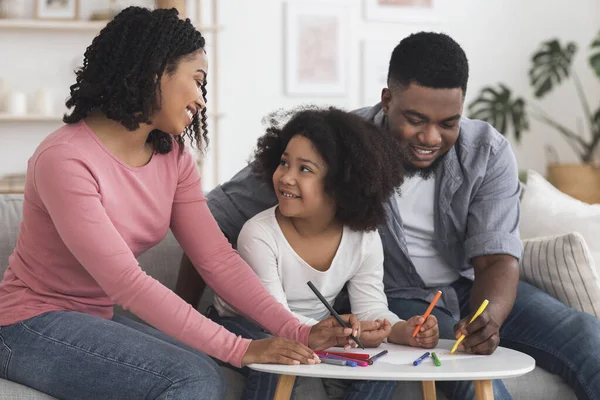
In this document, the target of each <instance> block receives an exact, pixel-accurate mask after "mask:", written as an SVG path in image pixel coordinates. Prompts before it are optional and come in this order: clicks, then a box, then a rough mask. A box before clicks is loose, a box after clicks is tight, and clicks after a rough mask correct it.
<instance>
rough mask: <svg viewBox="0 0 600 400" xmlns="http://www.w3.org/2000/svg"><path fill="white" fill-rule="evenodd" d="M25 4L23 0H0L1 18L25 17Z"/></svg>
mask: <svg viewBox="0 0 600 400" xmlns="http://www.w3.org/2000/svg"><path fill="white" fill-rule="evenodd" d="M25 6H26V3H25V2H24V1H22V0H0V18H10V19H20V18H25V12H26V9H25Z"/></svg>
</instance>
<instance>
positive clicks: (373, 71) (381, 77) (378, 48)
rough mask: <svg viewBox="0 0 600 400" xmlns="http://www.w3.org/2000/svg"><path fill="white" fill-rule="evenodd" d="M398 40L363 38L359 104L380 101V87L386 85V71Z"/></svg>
mask: <svg viewBox="0 0 600 400" xmlns="http://www.w3.org/2000/svg"><path fill="white" fill-rule="evenodd" d="M398 43H399V42H398V41H390V40H363V41H362V43H361V58H362V61H361V75H362V80H361V81H362V85H361V88H360V95H361V96H360V98H361V104H363V105H364V106H365V107H368V106H373V105H375V104H377V103H378V102H380V101H381V89H383V88H384V87H387V72H388V67H389V63H390V57H391V56H392V51H393V50H394V48H395V47H396V45H398Z"/></svg>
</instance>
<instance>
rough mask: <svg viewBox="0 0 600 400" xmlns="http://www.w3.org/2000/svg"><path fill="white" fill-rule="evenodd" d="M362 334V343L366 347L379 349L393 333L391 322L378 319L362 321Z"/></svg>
mask: <svg viewBox="0 0 600 400" xmlns="http://www.w3.org/2000/svg"><path fill="white" fill-rule="evenodd" d="M360 327H361V330H362V333H361V335H360V341H361V342H362V344H363V345H364V346H365V347H379V345H380V344H381V343H382V342H383V340H384V339H385V338H387V337H388V336H389V334H390V333H391V332H392V325H391V324H390V321H388V320H387V319H384V320H383V321H381V320H379V319H377V320H375V321H360Z"/></svg>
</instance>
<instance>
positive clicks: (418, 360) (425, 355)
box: [413, 352, 429, 367]
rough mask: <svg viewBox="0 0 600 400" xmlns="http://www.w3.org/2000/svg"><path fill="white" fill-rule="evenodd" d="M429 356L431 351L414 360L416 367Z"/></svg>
mask: <svg viewBox="0 0 600 400" xmlns="http://www.w3.org/2000/svg"><path fill="white" fill-rule="evenodd" d="M427 357H429V352H426V353H425V354H423V355H422V356H421V357H419V358H417V359H416V360H415V361H413V365H414V366H415V367H416V366H417V365H419V364H421V362H422V361H423V360H424V359H426V358H427Z"/></svg>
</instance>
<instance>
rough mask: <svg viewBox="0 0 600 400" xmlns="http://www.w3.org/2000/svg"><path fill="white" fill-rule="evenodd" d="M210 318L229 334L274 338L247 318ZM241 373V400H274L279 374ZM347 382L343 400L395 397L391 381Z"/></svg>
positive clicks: (386, 399) (246, 369)
mask: <svg viewBox="0 0 600 400" xmlns="http://www.w3.org/2000/svg"><path fill="white" fill-rule="evenodd" d="M211 316H212V317H213V319H215V320H216V321H217V322H218V323H220V324H221V325H223V326H224V327H225V328H226V329H228V330H229V331H231V332H233V333H235V334H237V335H240V336H243V337H245V338H248V339H256V340H258V339H265V338H268V337H271V335H269V334H268V333H267V332H265V331H264V330H263V329H261V328H260V327H259V326H258V325H256V324H254V323H252V322H250V321H248V320H247V319H246V318H244V317H218V316H214V314H211ZM340 368H350V367H340ZM240 372H241V373H242V374H244V375H245V376H246V388H245V389H244V394H243V396H242V399H244V400H264V399H272V398H273V396H274V395H275V389H276V388H277V381H278V379H279V375H277V374H269V373H265V372H258V371H254V370H251V369H250V368H242V369H241V370H240ZM345 382H346V383H347V384H346V393H345V395H344V399H346V400H355V399H356V400H358V399H369V400H371V399H372V400H377V399H381V400H388V399H391V398H392V396H393V393H394V389H395V388H396V382H392V381H356V380H348V381H345ZM326 389H327V387H326ZM295 390H296V385H294V389H293V391H292V398H294V395H295V393H294V392H295Z"/></svg>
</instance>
